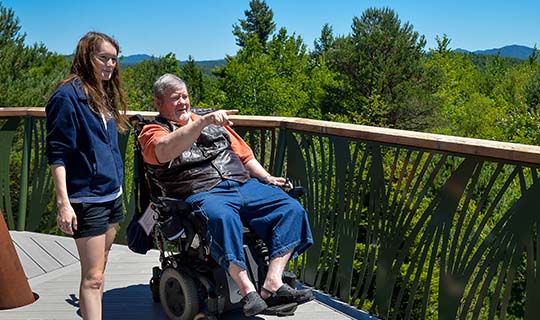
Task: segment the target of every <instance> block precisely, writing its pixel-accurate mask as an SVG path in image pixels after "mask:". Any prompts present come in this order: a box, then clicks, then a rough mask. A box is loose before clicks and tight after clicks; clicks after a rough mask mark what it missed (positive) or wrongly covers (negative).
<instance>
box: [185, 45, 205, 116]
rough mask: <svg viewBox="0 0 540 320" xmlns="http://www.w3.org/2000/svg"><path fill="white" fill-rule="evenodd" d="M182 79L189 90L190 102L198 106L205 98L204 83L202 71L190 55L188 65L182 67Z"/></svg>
mask: <svg viewBox="0 0 540 320" xmlns="http://www.w3.org/2000/svg"><path fill="white" fill-rule="evenodd" d="M181 71H182V78H183V79H184V81H185V82H186V84H187V86H188V90H189V100H190V102H191V104H192V105H193V106H197V105H198V104H199V103H200V102H201V100H202V99H203V97H204V83H203V75H202V71H201V69H200V68H199V67H197V65H196V63H195V60H194V59H193V57H192V56H191V55H190V56H189V57H188V60H187V61H186V63H185V64H184V65H183V66H182V67H181Z"/></svg>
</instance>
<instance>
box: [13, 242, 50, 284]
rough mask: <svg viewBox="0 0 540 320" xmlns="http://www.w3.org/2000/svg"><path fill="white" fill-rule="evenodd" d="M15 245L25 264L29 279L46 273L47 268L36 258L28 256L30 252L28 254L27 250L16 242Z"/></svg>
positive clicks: (25, 271)
mask: <svg viewBox="0 0 540 320" xmlns="http://www.w3.org/2000/svg"><path fill="white" fill-rule="evenodd" d="M13 246H14V247H15V251H16V252H17V255H18V256H19V261H20V262H21V265H22V266H23V269H24V273H25V274H26V278H27V279H31V278H34V277H37V276H39V275H42V274H44V273H45V270H43V269H42V268H41V267H40V266H39V265H38V264H37V263H36V262H35V261H34V260H32V258H31V257H30V256H28V254H26V252H25V251H24V250H23V249H22V248H21V247H19V245H18V244H17V243H14V245H13Z"/></svg>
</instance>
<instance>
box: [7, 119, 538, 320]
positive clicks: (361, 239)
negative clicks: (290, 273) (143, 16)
mask: <svg viewBox="0 0 540 320" xmlns="http://www.w3.org/2000/svg"><path fill="white" fill-rule="evenodd" d="M22 116H24V115H22ZM42 116H43V115H42V114H41V117H42ZM36 117H38V118H39V117H40V116H39V115H37V116H36ZM0 118H2V110H0ZM4 118H7V117H4ZM8 119H9V120H0V121H3V122H0V128H1V130H0V135H2V137H3V136H6V135H11V137H13V135H14V134H15V130H14V129H13V126H14V124H15V123H17V124H18V123H20V121H18V120H12V119H11V118H8ZM13 119H14V118H13ZM40 121H42V120H34V123H35V126H34V127H33V130H34V131H35V132H36V133H34V134H33V138H32V140H33V142H32V146H33V151H32V157H30V159H31V163H32V168H33V169H32V170H31V172H32V174H31V177H30V178H31V181H30V182H29V187H28V188H29V189H30V191H31V192H30V193H29V194H30V195H31V196H30V198H29V200H28V202H29V203H37V204H36V205H35V206H34V205H32V204H30V205H29V208H31V209H30V211H29V215H30V217H29V219H28V223H27V226H31V225H32V226H33V225H35V221H43V220H42V219H43V217H42V213H47V212H51V211H54V208H52V204H51V203H52V202H53V201H52V200H51V201H50V203H48V205H47V206H46V207H47V208H46V209H45V210H43V209H42V208H43V207H44V206H45V205H44V203H45V202H47V201H46V200H47V199H49V198H48V197H47V196H43V195H38V194H39V193H47V192H48V196H49V197H50V191H47V190H49V189H48V187H45V186H48V185H49V182H48V180H47V178H46V177H47V175H48V173H47V169H45V168H44V166H43V165H42V161H43V158H41V157H40V156H38V153H42V143H43V140H42V139H43V132H42V130H43V128H42V125H41V122H40ZM233 121H234V122H235V125H236V130H237V131H238V132H239V133H240V134H241V135H242V136H243V137H244V138H245V139H246V141H247V142H248V143H249V144H250V145H251V146H252V149H253V150H254V152H255V154H256V157H257V158H258V159H259V160H260V161H261V162H262V163H263V165H264V166H266V167H267V168H270V170H271V171H272V172H273V173H274V174H276V175H277V174H283V175H286V176H288V177H289V178H291V179H292V180H293V182H294V183H295V184H299V185H302V186H304V187H305V189H306V196H305V197H304V198H303V200H301V201H302V203H303V205H304V206H305V208H306V210H307V212H308V214H309V219H310V223H311V227H312V231H313V235H314V238H315V244H314V245H313V247H312V248H311V249H310V250H308V251H307V252H306V254H304V255H303V256H302V257H300V259H298V260H296V261H295V262H294V264H293V265H291V267H292V268H295V269H296V270H297V271H299V277H300V279H301V280H302V281H303V282H304V283H307V284H309V285H313V286H314V287H316V288H318V289H320V290H323V291H325V292H327V293H329V294H331V295H334V296H337V297H339V298H340V299H342V300H343V301H346V302H347V303H349V304H351V305H354V306H356V307H358V308H362V309H364V310H368V311H371V312H373V313H374V314H376V315H378V316H380V317H383V318H386V319H495V318H501V319H505V318H525V319H534V318H535V317H536V315H537V314H540V304H538V303H537V301H540V300H539V299H540V283H539V281H540V280H539V278H540V277H539V275H540V269H539V268H538V264H539V263H540V236H539V234H540V221H538V220H539V219H540V214H539V213H540V212H539V211H540V210H539V209H540V197H539V196H538V195H539V194H540V184H539V172H538V165H539V164H540V148H538V147H533V146H520V145H511V144H497V143H495V142H488V141H479V140H471V139H462V138H455V137H444V136H435V135H424V134H420V133H410V132H401V131H396V130H388V129H374V128H370V127H360V126H351V125H344V124H336V123H329V122H321V121H310V120H303V119H290V118H289V119H288V118H269V117H246V116H237V117H235V118H234V119H233ZM8 123H9V125H8ZM15 127H16V125H15ZM37 132H41V133H37ZM15 140H16V139H15ZM2 141H4V140H3V139H2ZM121 144H122V148H123V150H130V149H131V147H130V145H131V142H130V141H128V139H127V137H125V138H124V139H122V140H121ZM8 145H9V144H8ZM0 147H1V148H2V149H0V150H1V151H2V158H1V159H2V163H0V188H2V189H0V190H2V192H3V193H2V197H3V198H2V199H3V202H2V203H1V205H2V206H6V203H7V204H9V196H8V197H7V198H8V200H7V201H6V194H8V195H9V194H10V193H9V190H8V191H7V193H6V190H5V189H6V188H8V189H9V183H7V184H6V175H7V173H6V168H9V166H6V164H5V163H4V161H6V160H4V159H5V158H6V156H5V154H4V152H9V150H10V149H9V148H10V146H6V145H2V146H0ZM129 153H130V152H127V156H126V158H125V159H126V171H129V170H130V163H131V162H132V160H131V159H132V155H131V156H130V155H129ZM8 158H9V157H8ZM12 169H13V168H12ZM41 171H43V172H41ZM8 179H9V177H8ZM12 184H13V183H12ZM6 185H7V186H6ZM132 199H133V197H132V194H131V182H130V181H126V184H125V197H124V201H125V203H126V208H127V209H128V210H127V211H128V212H127V216H130V215H131V214H132V212H131V211H132V210H133V206H132V204H133V203H132ZM38 204H39V205H38ZM34 207H39V208H41V209H39V210H40V211H39V212H36V211H34V210H36V209H35V208H34ZM2 209H3V211H4V212H13V210H11V211H9V208H8V209H6V208H5V207H3V208H2ZM33 215H39V217H40V218H39V219H38V218H37V217H34V216H33ZM8 220H9V216H8ZM45 220H46V219H45ZM127 220H128V219H127ZM128 221H129V220H128ZM13 223H14V222H12V225H11V226H10V228H13V225H14V224H13ZM119 238H122V237H119ZM120 240H121V239H120Z"/></svg>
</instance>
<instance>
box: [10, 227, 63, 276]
mask: <svg viewBox="0 0 540 320" xmlns="http://www.w3.org/2000/svg"><path fill="white" fill-rule="evenodd" d="M11 239H12V240H13V241H14V242H15V243H16V244H17V245H18V246H19V247H20V248H21V249H22V250H23V251H24V252H25V253H26V254H27V255H28V256H29V257H31V258H32V260H33V261H34V262H35V263H36V264H37V265H38V266H39V267H40V268H42V269H43V270H45V272H49V271H53V270H56V269H59V268H61V267H62V264H60V262H58V260H56V259H55V258H54V257H53V256H52V255H50V254H49V253H48V252H47V251H46V250H45V249H44V248H42V247H41V246H40V245H39V244H38V243H37V242H35V241H34V240H33V239H32V237H29V236H27V235H25V234H23V233H13V234H12V235H11Z"/></svg>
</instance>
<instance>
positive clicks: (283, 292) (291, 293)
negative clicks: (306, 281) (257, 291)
mask: <svg viewBox="0 0 540 320" xmlns="http://www.w3.org/2000/svg"><path fill="white" fill-rule="evenodd" d="M261 291H264V292H266V293H268V294H269V295H270V296H269V297H268V298H266V299H264V300H265V301H266V304H267V305H268V306H277V305H282V304H287V303H297V304H302V303H306V302H308V301H311V300H313V292H312V291H311V289H293V288H291V287H290V286H289V285H288V284H286V283H285V284H283V285H282V286H281V287H279V289H277V291H275V292H273V291H270V290H268V289H266V288H265V287H261Z"/></svg>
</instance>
